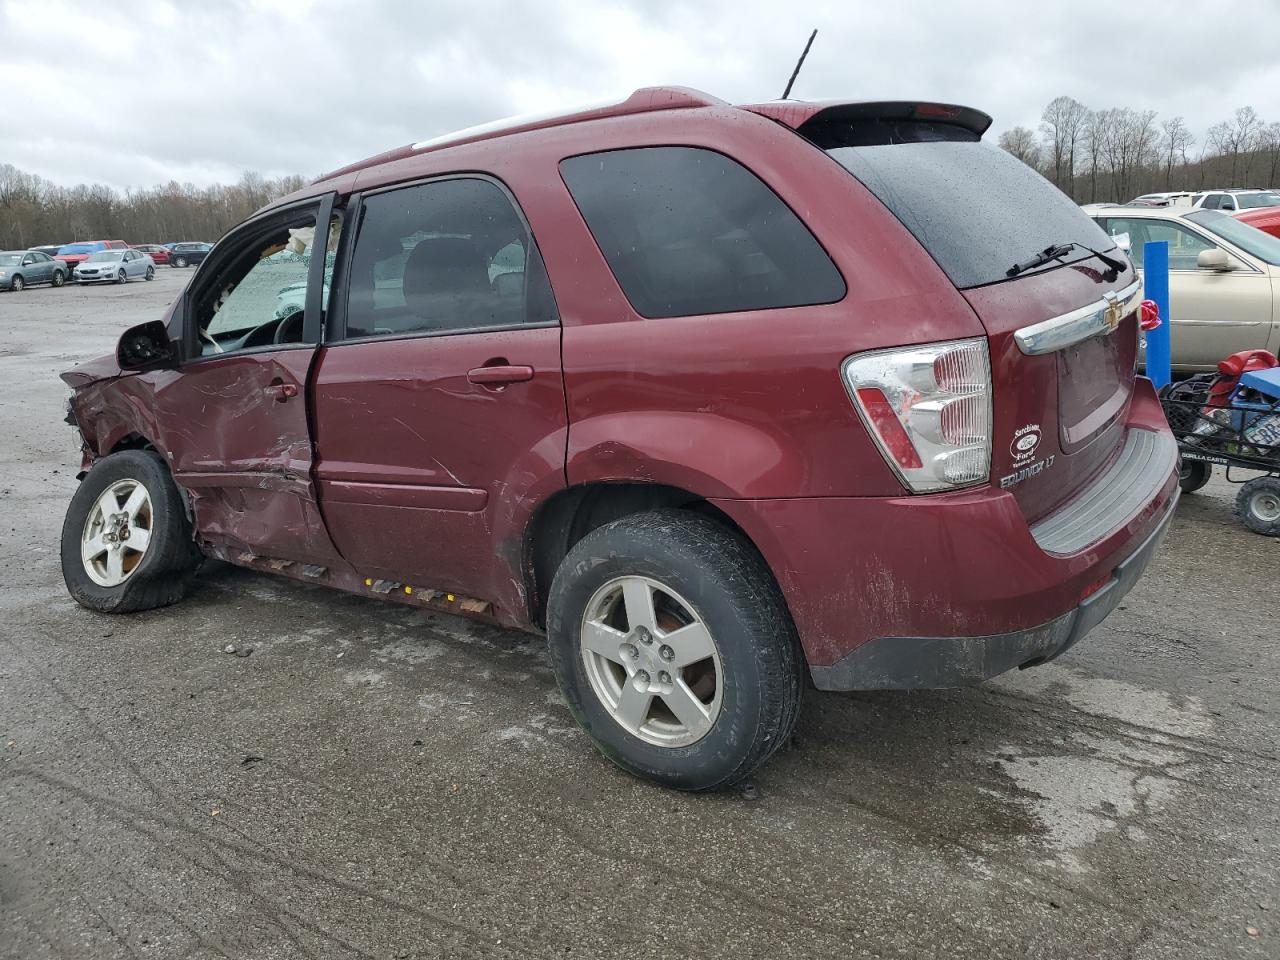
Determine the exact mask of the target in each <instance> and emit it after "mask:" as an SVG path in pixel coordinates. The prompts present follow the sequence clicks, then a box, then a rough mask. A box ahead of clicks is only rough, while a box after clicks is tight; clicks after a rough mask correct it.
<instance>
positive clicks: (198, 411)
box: [156, 196, 336, 564]
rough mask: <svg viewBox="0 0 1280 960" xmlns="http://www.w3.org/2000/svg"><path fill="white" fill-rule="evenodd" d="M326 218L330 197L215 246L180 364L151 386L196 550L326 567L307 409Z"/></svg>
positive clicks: (324, 270)
mask: <svg viewBox="0 0 1280 960" xmlns="http://www.w3.org/2000/svg"><path fill="white" fill-rule="evenodd" d="M332 206H333V198H332V197H331V196H328V197H325V198H324V199H323V200H322V201H314V202H310V203H306V204H300V205H296V206H292V207H290V208H287V210H286V211H283V212H279V213H276V214H272V215H269V216H267V217H265V218H259V219H257V220H254V221H251V222H250V223H248V224H246V225H244V226H242V227H241V228H239V229H238V230H237V231H236V232H235V233H233V234H230V235H228V236H227V237H225V238H224V239H223V240H222V241H221V242H220V243H219V244H218V247H217V252H216V254H215V256H213V257H211V258H210V260H209V262H208V264H207V265H205V267H203V268H202V269H201V270H200V272H199V273H198V274H197V276H196V277H195V279H194V281H193V282H192V284H191V288H190V290H189V291H188V294H187V296H186V298H185V303H184V306H183V310H184V321H183V328H184V355H185V356H186V360H185V361H184V362H183V363H182V364H181V366H180V367H179V369H178V370H177V371H175V372H174V374H173V375H172V376H171V377H167V378H164V379H161V380H160V381H159V382H158V383H157V390H156V406H157V408H158V410H159V414H160V418H159V419H160V423H161V432H162V444H163V449H164V451H165V453H166V455H167V456H168V457H169V461H170V467H171V469H172V471H173V475H174V479H175V480H176V481H177V482H178V483H179V485H181V486H182V487H184V488H185V489H186V490H187V491H188V492H189V493H190V494H191V497H192V501H193V504H194V508H195V520H196V528H197V531H198V533H199V535H200V536H201V538H202V539H204V540H206V541H208V542H210V543H212V544H214V545H216V546H219V547H221V548H223V549H224V550H225V551H227V552H228V553H230V554H232V559H240V558H243V555H244V554H248V555H251V556H260V557H264V558H268V559H286V560H294V561H302V562H312V563H318V564H324V563H325V561H326V560H330V559H332V558H334V557H335V556H336V554H335V553H334V550H333V545H332V543H331V542H330V541H329V538H328V535H327V534H326V533H325V530H324V524H323V521H322V520H321V518H320V514H319V510H318V508H317V506H316V496H315V488H314V486H313V484H312V481H311V460H312V457H311V435H310V431H309V428H308V423H307V408H306V403H307V390H306V387H307V376H308V373H309V371H310V369H311V364H312V361H313V360H314V358H315V352H316V344H317V342H318V340H319V331H320V329H321V324H322V309H323V303H322V296H321V291H322V289H323V284H324V283H325V282H326V281H327V275H328V273H329V271H330V270H331V259H330V258H329V257H327V256H325V255H324V254H323V253H320V254H319V255H313V253H312V246H313V237H314V235H315V234H316V233H317V232H318V231H316V230H315V225H316V223H317V220H318V221H319V222H321V223H326V224H327V223H328V222H329V219H330V216H331V211H332ZM299 284H301V285H302V286H303V288H304V289H305V290H306V297H305V298H304V299H305V306H301V307H300V306H299V305H298V303H297V301H296V298H295V296H294V295H293V293H292V291H293V290H295V289H296V288H297V287H298V285H299Z"/></svg>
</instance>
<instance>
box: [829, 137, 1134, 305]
mask: <svg viewBox="0 0 1280 960" xmlns="http://www.w3.org/2000/svg"><path fill="white" fill-rule="evenodd" d="M827 152H828V153H829V154H830V155H831V156H832V157H833V158H834V159H835V160H837V161H838V162H839V163H840V165H841V166H843V167H844V168H845V169H847V170H848V171H849V172H850V173H852V174H853V175H854V176H855V177H857V178H858V179H859V180H861V181H862V183H863V184H864V185H865V186H866V187H867V189H869V190H870V191H871V192H872V193H874V194H875V195H876V196H877V197H879V199H880V201H881V202H882V203H883V204H884V205H885V206H886V207H888V208H889V209H890V210H891V211H892V212H893V214H894V215H895V216H896V217H897V218H898V219H899V220H901V221H902V223H903V225H904V226H905V227H906V228H907V229H908V230H910V231H911V233H912V234H913V235H914V236H915V238H916V239H917V240H919V241H920V243H921V245H922V246H923V247H924V248H925V249H926V250H927V251H929V254H930V255H931V256H932V257H933V259H934V260H936V261H937V262H938V266H940V267H942V269H943V270H944V271H945V272H946V274H947V276H948V277H950V278H951V282H952V283H954V284H955V285H956V286H957V287H959V288H961V289H965V288H968V287H978V286H982V285H983V284H988V283H997V282H1000V281H1003V280H1006V279H1008V278H1007V277H1006V275H1005V273H1006V271H1007V270H1008V269H1009V268H1010V267H1011V266H1013V265H1014V264H1015V263H1020V262H1022V261H1025V260H1027V259H1028V258H1030V257H1033V256H1034V255H1035V254H1036V253H1038V252H1039V251H1041V250H1043V249H1045V248H1046V247H1050V246H1058V245H1060V244H1071V243H1078V244H1083V245H1084V246H1086V247H1092V248H1093V249H1095V250H1102V251H1104V252H1105V251H1109V250H1114V249H1115V246H1116V245H1115V243H1114V242H1112V240H1111V238H1110V237H1108V236H1107V235H1106V234H1105V233H1103V231H1102V229H1101V228H1100V227H1098V225H1097V224H1096V223H1094V222H1093V221H1092V220H1090V219H1089V217H1088V216H1087V215H1086V214H1085V213H1084V211H1082V210H1081V209H1080V208H1079V207H1077V206H1076V205H1075V204H1074V203H1073V202H1072V201H1071V200H1070V198H1068V197H1067V196H1066V194H1064V193H1062V192H1061V191H1060V190H1058V189H1057V188H1056V187H1054V186H1053V185H1052V184H1051V183H1049V181H1048V180H1046V179H1044V177H1042V176H1040V174H1038V173H1036V172H1035V171H1034V170H1032V169H1031V168H1030V167H1028V166H1027V165H1026V164H1025V163H1023V162H1022V161H1021V160H1017V159H1015V158H1013V157H1011V156H1010V155H1009V154H1007V153H1005V152H1004V151H1003V150H998V149H996V148H995V147H991V146H988V145H987V144H984V143H962V142H935V143H896V144H887V145H878V146H864V147H837V148H835V149H833V150H828V151H827ZM1090 256H1091V254H1089V252H1088V251H1086V250H1082V249H1080V248H1079V247H1075V248H1073V249H1072V250H1071V252H1069V253H1067V254H1066V255H1065V256H1064V257H1063V260H1065V261H1066V262H1067V263H1073V262H1075V261H1078V260H1083V259H1087V258H1088V257H1090ZM1061 262H1062V261H1058V260H1055V261H1053V262H1052V263H1049V264H1046V265H1045V266H1042V267H1038V268H1036V269H1040V270H1044V269H1052V268H1054V267H1056V266H1058V265H1059V264H1060V263H1061ZM1028 272H1034V271H1028Z"/></svg>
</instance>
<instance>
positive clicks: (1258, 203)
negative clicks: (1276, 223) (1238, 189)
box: [1236, 193, 1280, 210]
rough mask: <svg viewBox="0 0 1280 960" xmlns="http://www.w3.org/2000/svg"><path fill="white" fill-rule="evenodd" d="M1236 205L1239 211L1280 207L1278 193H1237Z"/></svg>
mask: <svg viewBox="0 0 1280 960" xmlns="http://www.w3.org/2000/svg"><path fill="white" fill-rule="evenodd" d="M1236 204H1237V205H1238V206H1239V207H1240V209H1241V210H1252V209H1253V208H1254V207H1280V193H1237V194H1236Z"/></svg>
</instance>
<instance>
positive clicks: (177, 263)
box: [173, 257, 187, 267]
mask: <svg viewBox="0 0 1280 960" xmlns="http://www.w3.org/2000/svg"><path fill="white" fill-rule="evenodd" d="M173 265H174V266H175V267H185V266H186V265H187V258H186V257H178V258H177V259H176V260H174V261H173Z"/></svg>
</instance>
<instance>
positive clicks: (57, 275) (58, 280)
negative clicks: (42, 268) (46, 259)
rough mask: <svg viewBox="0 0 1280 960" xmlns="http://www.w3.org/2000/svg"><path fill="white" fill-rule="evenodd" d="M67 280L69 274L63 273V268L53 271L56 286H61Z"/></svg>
mask: <svg viewBox="0 0 1280 960" xmlns="http://www.w3.org/2000/svg"><path fill="white" fill-rule="evenodd" d="M66 282H67V275H66V274H65V273H63V272H62V271H61V270H55V271H53V285H54V286H55V287H60V286H62V285H63V284H64V283H66Z"/></svg>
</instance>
